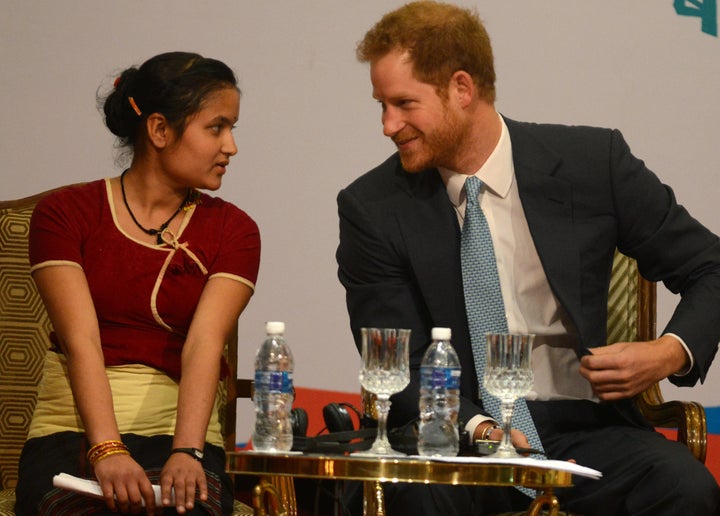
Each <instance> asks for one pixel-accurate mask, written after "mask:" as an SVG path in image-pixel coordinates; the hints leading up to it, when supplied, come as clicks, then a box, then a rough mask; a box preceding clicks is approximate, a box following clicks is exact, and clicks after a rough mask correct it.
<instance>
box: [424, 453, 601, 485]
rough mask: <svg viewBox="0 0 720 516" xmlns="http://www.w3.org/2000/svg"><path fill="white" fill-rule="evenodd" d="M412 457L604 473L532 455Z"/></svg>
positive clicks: (590, 475) (584, 474)
mask: <svg viewBox="0 0 720 516" xmlns="http://www.w3.org/2000/svg"><path fill="white" fill-rule="evenodd" d="M412 458H413V459H424V460H434V461H438V462H463V463H468V464H472V463H476V464H509V465H512V466H515V465H518V466H519V465H522V466H533V467H536V468H543V469H556V470H558V471H568V472H570V473H572V474H573V475H579V476H581V477H588V478H595V479H597V478H600V477H602V473H601V472H600V471H598V470H596V469H592V468H588V467H585V466H580V465H579V464H574V463H572V462H567V461H564V460H539V459H532V458H530V457H522V458H519V459H494V458H491V457H421V456H419V455H415V456H413V457H412Z"/></svg>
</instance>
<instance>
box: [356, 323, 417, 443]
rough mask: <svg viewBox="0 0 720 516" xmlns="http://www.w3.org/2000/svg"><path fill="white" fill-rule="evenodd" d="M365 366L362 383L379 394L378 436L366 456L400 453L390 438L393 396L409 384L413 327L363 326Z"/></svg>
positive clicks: (377, 405)
mask: <svg viewBox="0 0 720 516" xmlns="http://www.w3.org/2000/svg"><path fill="white" fill-rule="evenodd" d="M361 332H362V366H361V368H360V375H359V378H360V385H362V387H363V388H364V389H365V390H366V391H368V392H371V393H373V394H375V396H376V397H377V399H376V401H375V407H376V409H377V420H378V426H377V437H376V438H375V442H374V443H373V445H372V447H371V448H370V449H369V450H367V451H365V452H362V453H364V454H367V455H392V454H398V452H396V451H394V450H393V449H392V447H391V446H390V441H388V438H387V417H388V412H390V403H391V402H390V395H392V394H395V393H396V392H400V391H401V390H403V389H404V388H405V387H406V386H407V385H408V383H410V364H409V356H410V351H409V342H410V330H404V329H396V328H362V329H361Z"/></svg>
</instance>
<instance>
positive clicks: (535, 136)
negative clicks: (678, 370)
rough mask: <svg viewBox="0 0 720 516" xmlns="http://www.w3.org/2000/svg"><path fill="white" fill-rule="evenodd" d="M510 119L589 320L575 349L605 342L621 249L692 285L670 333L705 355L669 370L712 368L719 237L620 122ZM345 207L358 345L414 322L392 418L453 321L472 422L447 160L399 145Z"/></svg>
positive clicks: (536, 217) (400, 412) (535, 198)
mask: <svg viewBox="0 0 720 516" xmlns="http://www.w3.org/2000/svg"><path fill="white" fill-rule="evenodd" d="M505 121H506V124H507V126H508V130H509V133H510V139H511V142H512V148H513V160H514V165H515V176H516V180H517V185H518V189H519V194H520V199H521V202H522V206H523V209H524V211H525V215H526V218H527V221H528V225H529V228H530V233H531V235H532V238H533V242H534V244H535V247H536V249H537V252H538V255H539V257H540V260H541V262H542V266H543V268H544V270H545V274H546V276H547V279H548V281H549V284H550V287H551V288H552V290H553V292H554V294H555V296H556V297H557V299H558V300H559V301H560V303H561V304H562V305H563V307H564V308H565V309H566V310H567V312H568V314H569V315H570V317H571V319H572V321H573V322H574V324H575V326H576V328H577V330H578V335H579V340H580V341H579V342H578V349H581V348H583V347H596V346H602V345H605V344H606V317H607V291H608V285H609V279H610V271H611V267H612V259H613V254H614V251H615V249H616V248H618V249H619V250H620V251H621V252H622V253H624V254H627V255H629V256H631V257H633V258H635V259H636V260H637V261H638V265H639V268H640V271H641V273H642V274H643V276H645V277H646V278H648V279H650V280H652V281H663V282H664V283H665V285H666V286H667V287H668V288H669V289H670V290H671V291H673V292H675V293H680V294H682V298H681V301H680V302H679V304H678V307H677V309H676V310H675V313H674V315H673V317H672V319H671V321H670V322H669V324H668V326H667V327H666V329H665V332H671V333H676V334H677V335H679V336H681V337H682V338H683V339H684V340H685V342H686V343H687V345H688V346H689V348H690V350H691V351H692V353H693V355H694V359H695V364H694V367H693V369H692V371H691V372H690V373H689V374H688V375H686V376H683V377H674V378H673V379H672V381H673V382H674V383H677V384H679V385H693V384H694V383H696V382H697V380H698V379H699V378H700V379H704V377H705V374H706V372H707V370H708V367H709V366H710V363H711V362H712V359H713V357H714V355H715V353H716V351H717V344H718V341H719V340H720V241H719V239H718V237H717V236H715V235H714V234H712V233H711V232H710V231H708V230H707V229H706V228H705V227H703V226H702V225H701V224H700V223H698V222H697V221H696V220H694V219H693V218H692V217H691V216H690V215H689V214H688V213H687V211H686V210H685V209H684V208H683V207H682V206H680V205H678V204H677V203H676V201H675V198H674V196H673V193H672V191H671V190H670V188H669V187H667V186H665V185H663V184H662V183H661V182H660V181H659V180H658V178H657V177H656V176H655V174H653V173H652V172H651V171H649V170H648V169H647V168H646V167H645V165H644V163H643V162H642V161H641V160H639V159H637V158H635V157H634V156H633V155H632V154H631V152H630V149H629V148H628V146H627V144H626V143H625V141H624V139H623V138H622V135H621V134H620V133H619V132H618V131H614V130H609V129H599V128H591V127H569V126H561V125H538V124H529V123H521V122H515V121H512V120H509V119H506V120H505ZM338 208H339V216H340V243H339V246H338V250H337V260H338V265H339V272H338V274H339V278H340V281H341V283H342V284H343V286H344V287H345V289H346V300H347V307H348V312H349V315H350V323H351V328H352V331H353V334H354V338H355V341H356V345H358V347H359V346H360V338H359V334H360V328H361V327H364V326H380V327H382V326H388V327H402V328H410V329H411V330H412V336H411V358H410V360H411V370H412V377H411V378H412V379H411V383H410V385H409V386H408V388H406V389H405V391H403V393H401V394H400V395H398V396H395V397H394V398H393V405H392V410H391V415H390V424H391V425H398V424H401V423H403V422H405V421H408V420H410V419H412V418H414V417H417V398H418V392H419V391H418V385H419V383H418V379H419V367H420V362H421V360H422V356H423V354H424V352H425V349H426V348H427V346H428V344H429V342H430V330H431V328H432V327H433V326H446V327H450V328H451V329H452V335H453V339H452V340H453V345H454V347H455V349H456V351H457V352H458V355H459V358H460V362H461V364H462V376H461V409H460V416H459V417H460V419H461V421H468V420H469V419H470V418H471V417H472V416H473V415H476V414H478V413H484V412H483V411H482V404H481V403H480V401H479V400H478V398H477V391H478V388H477V385H478V384H477V378H478V377H477V374H476V371H475V367H474V363H473V358H472V350H471V345H470V337H469V333H468V325H467V319H466V315H465V301H464V298H463V289H462V277H461V269H460V228H459V224H458V222H457V217H456V214H455V211H454V208H453V206H452V204H451V202H450V200H449V199H448V196H447V191H446V189H445V186H444V184H443V183H442V180H441V178H440V175H439V173H438V171H437V170H435V169H429V170H425V171H423V172H420V173H415V174H409V173H407V172H405V171H404V170H403V169H402V166H401V164H400V160H399V157H398V155H397V154H395V155H393V156H391V157H390V158H389V159H388V160H387V161H385V162H384V163H383V164H381V165H380V166H378V167H377V168H375V169H373V170H371V171H370V172H368V173H366V174H364V175H363V176H361V177H360V178H358V179H357V180H355V181H354V182H353V183H352V184H350V185H349V186H348V187H347V188H345V189H344V190H342V191H341V192H340V193H339V195H338ZM623 406H625V407H627V404H624V405H623ZM624 410H625V409H624Z"/></svg>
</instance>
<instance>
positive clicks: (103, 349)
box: [16, 52, 260, 516]
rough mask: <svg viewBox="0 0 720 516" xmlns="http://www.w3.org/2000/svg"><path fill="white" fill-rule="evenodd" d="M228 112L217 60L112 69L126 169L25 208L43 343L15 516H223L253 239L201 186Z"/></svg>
mask: <svg viewBox="0 0 720 516" xmlns="http://www.w3.org/2000/svg"><path fill="white" fill-rule="evenodd" d="M239 104H240V91H239V89H238V87H237V80H236V78H235V75H234V74H233V72H232V70H231V69H230V68H228V67H227V66H226V65H225V64H223V63H222V62H220V61H217V60H215V59H209V58H205V57H202V56H200V55H197V54H191V53H184V52H172V53H166V54H161V55H158V56H155V57H153V58H151V59H149V60H148V61H147V62H145V63H144V64H143V65H142V66H140V67H139V68H129V69H127V70H125V71H124V72H123V73H122V74H121V75H120V77H119V78H118V79H117V80H116V81H115V88H114V90H113V91H111V92H110V94H109V95H108V96H107V97H106V98H105V99H104V113H105V122H106V125H107V127H108V128H109V129H110V131H112V133H113V134H115V135H116V136H117V137H118V138H119V142H120V144H121V145H122V146H124V147H125V148H126V149H127V150H128V151H129V152H130V153H131V154H132V161H131V164H130V167H129V168H128V169H127V170H125V171H124V172H123V173H122V174H120V176H118V177H113V178H107V179H102V180H98V181H94V182H90V183H86V184H84V185H82V186H78V187H72V188H66V189H63V190H60V191H59V192H57V193H54V194H51V195H49V196H48V197H46V198H45V199H43V201H41V202H40V204H38V206H37V208H36V209H35V211H34V214H33V219H32V224H31V234H30V262H31V270H32V274H33V277H34V279H35V282H36V284H37V286H38V289H39V291H40V295H41V296H42V298H43V300H44V302H45V306H46V308H47V311H48V314H49V316H50V319H51V321H52V324H53V327H54V332H53V334H52V335H51V340H52V342H53V344H54V349H52V350H51V351H50V352H49V353H48V355H47V358H46V361H45V370H44V377H43V381H42V384H41V386H40V392H39V400H38V404H37V408H36V410H35V414H34V416H33V421H32V425H31V429H30V435H29V438H28V441H27V443H26V445H25V448H24V451H23V455H22V457H21V460H20V479H19V482H18V487H17V508H16V511H17V514H19V515H34V514H52V515H53V516H56V515H60V514H73V515H74V514H103V513H105V512H107V513H108V514H110V513H114V512H116V511H120V512H123V513H133V514H134V513H139V512H145V513H147V514H154V513H156V511H157V512H160V511H161V510H164V511H165V512H164V513H165V514H175V513H177V514H203V515H206V514H210V515H221V514H228V513H230V512H231V510H232V485H231V482H230V479H229V478H228V477H227V475H226V474H225V473H224V467H225V456H224V452H223V448H222V438H221V435H220V425H219V422H218V418H217V410H216V407H215V398H216V391H217V385H218V381H219V379H220V376H221V374H223V372H222V371H221V370H222V367H221V365H222V353H223V348H224V346H225V343H226V341H227V340H228V336H229V335H230V332H231V331H232V330H233V327H234V323H235V322H236V320H237V318H238V316H239V315H240V313H241V312H242V311H243V309H244V308H245V306H246V305H247V303H248V301H249V300H250V297H251V295H252V293H253V291H254V288H255V281H256V278H257V272H258V266H259V259H260V236H259V232H258V229H257V226H256V224H255V222H253V220H252V219H251V218H250V217H249V216H248V215H247V214H245V213H244V212H243V211H242V210H240V209H238V208H237V207H235V206H233V205H232V204H230V203H228V202H225V201H223V200H221V199H219V198H216V197H211V196H209V195H207V194H205V193H200V191H199V190H201V189H202V190H213V191H214V190H217V189H218V188H220V185H221V182H222V178H223V175H224V174H225V172H226V171H227V167H228V164H229V163H230V158H231V157H232V156H234V155H235V154H236V153H237V147H236V146H235V141H234V138H233V135H232V129H233V125H234V124H235V122H236V121H237V119H238V113H239ZM224 373H225V374H227V371H225V372H224ZM60 472H65V473H69V474H73V475H76V476H80V477H85V478H95V479H96V480H97V481H98V482H99V484H100V486H101V488H102V492H103V496H104V500H93V499H91V498H88V497H86V496H83V495H78V494H75V493H72V492H70V491H66V490H60V489H55V488H53V486H52V477H53V475H55V474H57V473H60ZM152 484H158V485H159V486H160V488H161V498H162V506H166V507H169V509H161V508H160V505H156V503H155V498H154V493H153V489H152ZM171 496H174V502H172V501H171ZM143 505H144V507H143Z"/></svg>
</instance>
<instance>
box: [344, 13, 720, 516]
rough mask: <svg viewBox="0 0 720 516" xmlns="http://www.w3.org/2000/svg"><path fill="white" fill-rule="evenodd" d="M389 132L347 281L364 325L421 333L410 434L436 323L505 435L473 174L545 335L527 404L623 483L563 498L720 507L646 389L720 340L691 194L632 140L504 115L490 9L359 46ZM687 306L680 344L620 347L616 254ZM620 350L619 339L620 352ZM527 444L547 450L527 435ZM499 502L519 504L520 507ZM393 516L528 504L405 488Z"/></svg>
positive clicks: (692, 369)
mask: <svg viewBox="0 0 720 516" xmlns="http://www.w3.org/2000/svg"><path fill="white" fill-rule="evenodd" d="M357 55H358V58H359V59H360V60H361V61H362V62H368V63H369V64H370V78H371V82H372V85H373V97H374V98H375V99H377V100H378V102H379V103H380V105H381V107H382V123H383V133H384V134H385V135H386V136H388V137H389V138H391V139H392V140H393V142H394V143H395V144H396V146H397V149H398V152H397V153H396V154H394V155H393V156H391V157H390V158H389V159H388V160H387V161H385V162H384V163H383V164H381V165H379V166H378V167H377V168H375V169H373V170H371V171H370V172H368V173H366V174H365V175H363V176H361V177H360V178H359V179H357V180H356V181H354V182H353V183H352V184H351V185H349V186H348V187H347V188H345V189H344V190H342V191H341V192H340V194H339V195H338V207H339V216H340V244H339V247H338V250H337V260H338V264H339V278H340V281H341V282H342V284H343V286H344V287H345V289H346V293H347V306H348V311H349V315H350V322H351V327H352V331H353V334H354V336H355V340H356V343H358V344H359V333H360V328H361V327H364V326H389V327H402V328H410V329H411V330H412V335H411V351H410V353H411V356H410V361H411V371H412V374H411V382H410V385H409V386H408V387H407V388H406V389H405V390H404V391H403V392H402V393H400V394H398V395H396V396H395V397H394V398H393V404H392V409H391V413H390V425H391V426H399V425H402V424H404V423H406V422H407V421H411V420H412V419H414V418H416V417H417V415H418V389H419V367H420V362H421V360H422V357H423V354H424V352H425V350H426V349H427V346H428V345H429V343H430V330H431V328H432V327H434V326H446V327H450V328H452V332H453V345H454V347H455V349H456V351H457V353H458V355H459V358H460V362H461V364H462V375H461V387H460V391H461V405H460V415H459V419H460V421H461V424H462V425H463V426H464V427H465V429H466V430H467V431H468V432H469V435H470V436H471V437H474V438H480V437H485V438H487V437H490V438H492V439H499V438H500V437H501V436H502V431H501V430H500V429H499V428H497V427H496V421H495V420H494V419H493V418H492V417H491V416H490V414H489V413H488V411H487V410H485V408H484V407H483V401H482V399H480V395H479V389H478V379H479V378H482V374H481V372H480V371H476V368H475V364H474V361H473V351H472V343H471V334H470V331H469V326H468V316H467V312H466V298H465V297H464V296H465V294H464V292H463V275H462V264H461V230H462V226H463V222H464V217H465V210H466V204H467V202H466V201H467V199H466V193H465V187H464V184H465V180H466V178H468V177H469V176H476V177H477V178H479V179H480V180H481V181H482V185H483V186H482V188H481V191H480V194H479V203H480V206H481V209H482V211H483V212H484V214H485V217H486V219H487V222H488V226H489V229H490V233H491V236H492V244H493V249H494V254H495V257H496V260H497V270H498V276H499V282H500V288H501V291H502V304H503V308H504V311H505V316H506V319H507V327H508V329H509V331H511V332H520V333H534V334H536V335H537V337H536V344H535V349H534V351H533V367H534V371H535V386H534V390H533V392H532V393H531V395H530V396H529V401H528V402H527V404H528V408H529V410H530V414H531V415H532V419H533V421H534V424H535V427H536V428H537V433H538V435H539V437H540V440H541V442H542V447H543V448H544V450H545V453H546V454H547V456H548V457H550V458H553V459H560V460H576V461H577V462H578V463H579V464H582V465H585V466H589V467H592V468H595V469H598V470H600V471H601V472H603V478H602V479H601V480H591V479H582V478H576V479H575V480H576V487H573V488H572V489H568V490H562V492H560V493H558V496H559V497H560V498H561V503H562V504H563V507H564V508H566V509H568V510H572V511H578V512H581V513H583V514H604V515H607V514H616V515H619V514H628V515H630V514H632V515H638V514H653V515H658V514H716V513H717V511H718V510H719V509H718V506H719V505H720V501H719V500H720V490H719V489H718V485H717V483H716V482H715V480H714V479H713V477H712V476H711V475H710V473H709V472H708V470H707V469H706V468H705V467H704V466H703V465H702V464H700V463H699V462H698V461H697V460H695V459H694V458H693V457H692V456H691V454H690V453H689V451H688V450H687V449H686V448H685V447H683V446H682V445H679V444H677V443H674V442H670V441H667V440H665V439H664V438H663V437H662V436H661V435H659V434H657V433H655V432H654V431H652V429H651V428H649V427H648V425H647V423H645V422H644V420H643V419H642V416H641V415H640V414H639V413H638V411H637V410H636V408H635V406H634V405H633V403H632V399H631V398H632V396H634V395H636V394H638V393H640V392H641V391H643V390H644V389H645V388H647V387H648V386H649V385H651V384H652V383H654V382H656V381H658V380H661V379H663V378H670V380H671V381H672V382H674V383H676V384H678V385H694V384H695V383H696V382H697V380H698V379H700V380H702V379H704V377H705V374H706V373H707V370H708V367H709V366H710V363H711V361H712V359H713V357H714V355H715V353H716V351H717V344H718V340H720V314H718V311H717V310H709V309H708V308H707V307H717V306H720V240H719V239H718V237H717V236H715V235H714V234H712V233H711V232H710V231H708V230H707V229H706V228H704V227H703V226H702V225H701V224H700V223H698V222H697V221H696V220H694V219H693V218H692V217H691V216H690V215H689V214H688V213H687V212H686V211H685V209H684V208H682V207H681V206H680V205H678V204H677V203H676V201H675V198H674V196H673V193H672V191H671V190H670V188H668V187H667V186H665V185H663V184H662V183H661V182H660V181H659V180H658V178H657V177H656V176H655V175H654V174H653V173H652V172H651V171H649V170H648V169H647V168H646V167H645V165H644V163H643V162H642V161H640V160H639V159H637V158H635V157H634V156H633V155H632V154H631V152H630V149H629V148H628V146H627V144H626V143H625V141H624V140H623V138H622V135H621V134H620V133H619V132H618V131H613V130H606V129H599V128H591V127H566V126H560V125H547V124H544V125H538V124H529V123H521V122H516V121H512V120H509V119H507V118H504V117H502V116H501V115H499V114H498V113H497V111H496V110H495V107H494V100H495V86H494V83H495V73H494V70H493V60H492V50H491V46H490V42H489V37H488V35H487V33H486V31H485V29H484V27H483V26H482V24H481V22H480V21H479V20H478V18H477V15H476V14H474V13H473V12H471V11H469V10H465V9H461V8H458V7H455V6H452V5H448V4H441V3H436V2H425V1H421V2H414V3H411V4H408V5H406V6H403V7H401V8H399V9H397V10H395V11H393V12H391V13H389V14H387V15H386V16H384V17H383V18H382V19H381V20H380V21H379V22H378V23H377V24H376V25H375V26H374V27H373V28H372V29H371V30H370V31H369V32H368V33H367V34H366V35H365V38H364V39H363V40H362V41H361V42H360V43H359V45H358V49H357ZM616 248H618V249H619V250H620V251H621V252H623V253H625V254H627V255H629V256H631V257H633V258H635V259H636V260H637V262H638V265H639V268H640V271H641V272H642V274H643V275H644V276H645V277H646V278H648V279H650V280H653V281H663V282H664V283H665V285H666V286H667V287H668V288H669V289H670V290H672V291H673V292H677V293H680V294H681V295H682V299H681V301H680V302H679V304H678V306H677V309H676V310H675V313H674V315H673V317H672V319H671V320H670V322H669V323H668V326H667V327H666V328H665V331H664V332H663V333H662V335H661V336H660V338H658V339H657V340H655V341H652V342H634V343H625V342H619V343H610V344H608V343H606V306H607V290H608V284H609V277H610V270H611V265H612V258H613V253H614V251H615V249H616ZM606 344H607V345H606ZM512 440H513V443H514V444H515V445H516V446H527V445H528V440H527V438H526V435H524V434H523V433H522V432H519V431H517V430H513V435H512ZM499 491H502V493H501V494H500V493H499ZM386 501H387V504H388V513H389V514H395V512H394V508H398V509H397V510H398V511H399V512H397V514H411V513H413V512H412V511H418V512H417V513H418V514H458V515H460V514H483V513H485V512H487V511H489V510H507V509H516V508H518V509H522V508H526V507H527V504H528V502H529V500H528V499H527V498H526V497H524V495H522V494H520V493H519V492H517V491H515V490H512V489H511V490H497V488H495V489H493V490H489V489H483V488H460V487H449V488H444V487H437V486H407V485H393V486H391V487H389V488H386Z"/></svg>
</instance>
